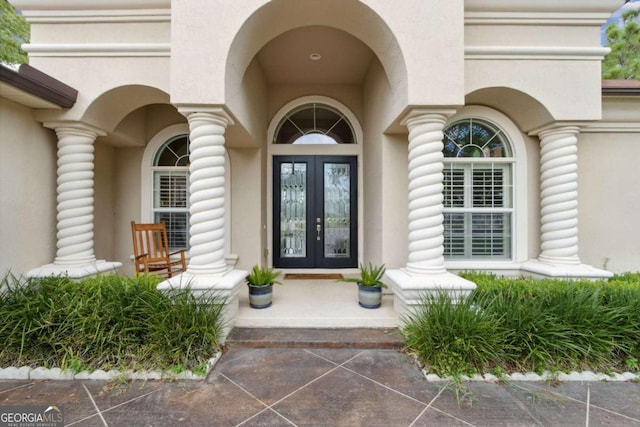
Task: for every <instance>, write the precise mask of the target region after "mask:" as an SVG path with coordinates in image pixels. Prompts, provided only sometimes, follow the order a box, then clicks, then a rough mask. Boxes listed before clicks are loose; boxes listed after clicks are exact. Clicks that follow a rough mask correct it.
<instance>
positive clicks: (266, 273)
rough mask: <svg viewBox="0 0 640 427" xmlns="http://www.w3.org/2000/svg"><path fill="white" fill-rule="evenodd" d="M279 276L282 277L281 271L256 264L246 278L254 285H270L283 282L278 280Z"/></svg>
mask: <svg viewBox="0 0 640 427" xmlns="http://www.w3.org/2000/svg"><path fill="white" fill-rule="evenodd" d="M278 277H280V272H279V271H275V270H274V269H273V268H268V267H260V266H258V265H254V266H253V268H252V269H251V272H250V273H249V274H247V276H246V277H245V280H246V281H247V283H249V284H251V285H252V286H269V285H274V284H277V285H279V284H281V283H280V282H279V281H277V280H276V279H277V278H278Z"/></svg>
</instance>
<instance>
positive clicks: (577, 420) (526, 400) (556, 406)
mask: <svg viewBox="0 0 640 427" xmlns="http://www.w3.org/2000/svg"><path fill="white" fill-rule="evenodd" d="M504 388H505V390H506V391H507V392H508V393H509V394H510V395H511V396H512V397H513V398H514V399H515V400H516V401H518V402H520V403H521V404H522V405H523V406H524V407H525V408H527V410H528V411H529V413H530V415H531V417H532V418H533V419H534V420H535V421H536V423H538V425H544V426H549V427H553V426H558V427H560V426H566V425H580V426H584V425H585V422H586V414H587V405H586V404H584V403H582V402H580V401H578V400H574V399H570V398H568V397H566V396H563V395H561V394H556V393H551V392H550V391H549V390H548V389H546V388H545V387H544V384H543V385H542V386H540V385H536V384H531V383H510V384H506V385H504Z"/></svg>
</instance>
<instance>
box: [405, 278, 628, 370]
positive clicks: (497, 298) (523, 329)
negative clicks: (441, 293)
mask: <svg viewBox="0 0 640 427" xmlns="http://www.w3.org/2000/svg"><path fill="white" fill-rule="evenodd" d="M464 276H465V278H467V279H469V280H471V281H473V282H475V283H476V284H477V289H476V291H474V293H472V294H471V295H470V296H469V297H468V298H465V299H463V300H462V301H461V302H460V303H459V305H458V306H455V305H453V304H449V305H450V307H448V308H447V307H446V305H447V301H446V300H436V301H433V300H428V301H425V306H424V307H423V308H422V309H421V310H420V311H419V312H418V313H419V314H418V315H416V316H413V317H412V318H410V321H409V322H408V323H407V326H406V327H405V335H406V337H407V346H408V347H409V348H410V349H411V350H412V351H415V352H416V353H417V354H418V355H419V357H420V358H421V359H422V360H423V362H424V363H425V364H427V365H429V366H431V367H433V369H434V371H435V372H436V373H445V374H451V375H456V374H460V373H475V372H478V371H479V372H491V371H492V370H495V369H496V366H502V367H504V369H506V370H517V371H523V370H524V371H536V372H541V371H544V370H551V371H553V370H581V369H592V370H599V371H605V372H608V371H611V370H628V369H631V368H633V370H636V371H637V370H638V368H637V360H638V359H639V358H640V274H637V273H634V274H625V275H620V276H615V277H614V278H612V279H610V280H608V281H607V280H603V281H597V282H592V281H569V280H550V279H547V280H535V279H507V278H497V277H495V276H492V275H486V274H465V275H464ZM442 305H444V306H445V307H442ZM453 313H455V317H454V315H453ZM473 313H475V314H476V316H479V317H478V319H480V320H479V322H480V326H477V325H472V324H470V323H469V322H470V319H471V314H473ZM463 319H466V321H463ZM486 321H489V324H490V327H491V328H493V330H492V331H483V329H482V328H483V327H484V326H483V325H484V322H486ZM447 325H449V326H450V328H451V332H450V333H449V334H447V333H446V331H444V332H440V331H439V330H438V328H440V329H444V327H445V326H447ZM496 334H497V335H498V336H497V337H496ZM481 335H483V336H481ZM488 343H493V344H492V345H494V346H495V348H493V349H491V348H490V347H489V346H488V345H487V344H488ZM462 344H464V345H462Z"/></svg>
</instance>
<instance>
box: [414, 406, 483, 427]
mask: <svg viewBox="0 0 640 427" xmlns="http://www.w3.org/2000/svg"><path fill="white" fill-rule="evenodd" d="M411 425H412V427H470V426H473V424H470V423H468V422H465V421H463V420H460V419H457V418H455V417H454V416H451V415H448V414H445V413H444V412H442V411H438V410H436V409H434V408H428V409H427V410H425V411H424V413H422V414H421V415H420V416H419V417H418V418H417V419H416V420H415V421H414V422H413V423H412V424H411Z"/></svg>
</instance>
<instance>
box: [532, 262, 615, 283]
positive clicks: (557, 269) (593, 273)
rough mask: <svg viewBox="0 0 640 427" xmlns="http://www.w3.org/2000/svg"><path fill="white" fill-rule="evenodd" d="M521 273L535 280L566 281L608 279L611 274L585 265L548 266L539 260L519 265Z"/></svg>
mask: <svg viewBox="0 0 640 427" xmlns="http://www.w3.org/2000/svg"><path fill="white" fill-rule="evenodd" d="M520 270H521V271H522V272H523V273H528V274H530V275H531V276H533V277H536V278H543V277H553V278H567V279H588V280H599V279H608V278H609V277H612V276H613V273H611V272H609V271H606V270H601V269H599V268H595V267H592V266H590V265H587V264H548V263H545V262H540V261H539V260H535V259H532V260H529V261H527V262H525V263H522V264H521V265H520Z"/></svg>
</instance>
